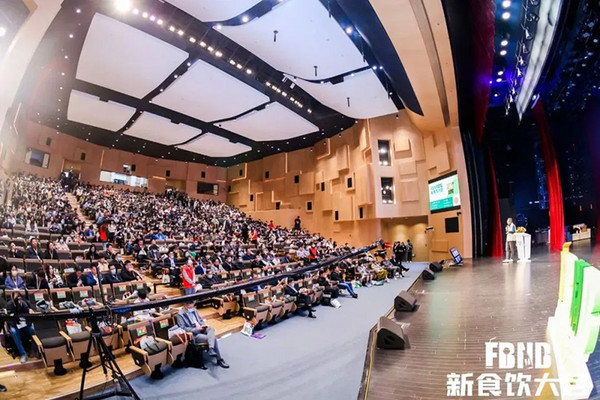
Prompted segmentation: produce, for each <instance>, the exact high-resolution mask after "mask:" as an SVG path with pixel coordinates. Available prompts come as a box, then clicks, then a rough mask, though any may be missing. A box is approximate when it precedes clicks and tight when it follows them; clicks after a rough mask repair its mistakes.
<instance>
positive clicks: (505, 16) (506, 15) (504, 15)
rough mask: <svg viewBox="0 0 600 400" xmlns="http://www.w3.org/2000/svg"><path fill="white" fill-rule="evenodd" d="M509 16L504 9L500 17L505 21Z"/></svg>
mask: <svg viewBox="0 0 600 400" xmlns="http://www.w3.org/2000/svg"><path fill="white" fill-rule="evenodd" d="M509 18H510V13H509V12H508V11H504V12H503V13H502V19H503V20H505V21H506V20H507V19H509Z"/></svg>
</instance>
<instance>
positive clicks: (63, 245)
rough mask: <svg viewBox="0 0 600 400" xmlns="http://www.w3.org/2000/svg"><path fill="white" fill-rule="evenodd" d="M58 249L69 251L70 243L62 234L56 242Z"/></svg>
mask: <svg viewBox="0 0 600 400" xmlns="http://www.w3.org/2000/svg"><path fill="white" fill-rule="evenodd" d="M56 250H60V251H69V245H68V244H67V243H66V242H65V239H64V238H63V237H62V236H61V237H60V239H59V240H58V243H57V244H56Z"/></svg>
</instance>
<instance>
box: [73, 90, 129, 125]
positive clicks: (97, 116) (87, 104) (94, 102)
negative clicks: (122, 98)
mask: <svg viewBox="0 0 600 400" xmlns="http://www.w3.org/2000/svg"><path fill="white" fill-rule="evenodd" d="M134 113H135V108H132V107H128V106H125V105H123V104H119V103H115V102H112V101H109V102H104V101H100V99H99V98H98V97H96V96H92V95H91V94H87V93H83V92H80V91H77V90H73V91H71V96H70V97H69V108H68V110H67V119H68V120H70V121H75V122H80V123H82V124H86V125H91V126H95V127H98V128H102V129H108V130H109V131H117V130H119V129H121V128H122V127H123V126H125V124H126V123H127V121H129V119H130V118H131V117H132V116H133V114H134Z"/></svg>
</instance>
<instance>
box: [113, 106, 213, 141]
mask: <svg viewBox="0 0 600 400" xmlns="http://www.w3.org/2000/svg"><path fill="white" fill-rule="evenodd" d="M124 133H125V134H126V135H129V136H134V137H137V138H140V139H144V140H149V141H151V142H156V143H160V144H166V145H174V144H178V143H183V142H186V141H188V140H190V139H191V138H193V137H195V136H198V135H199V134H201V133H202V131H201V130H200V129H197V128H192V127H191V126H189V125H185V124H174V123H172V122H171V120H169V119H167V118H163V117H160V116H158V115H155V114H151V113H148V112H144V113H142V115H140V116H139V118H138V119H137V120H136V121H135V123H134V124H133V125H132V126H131V127H130V128H129V129H128V130H126V131H125V132H124Z"/></svg>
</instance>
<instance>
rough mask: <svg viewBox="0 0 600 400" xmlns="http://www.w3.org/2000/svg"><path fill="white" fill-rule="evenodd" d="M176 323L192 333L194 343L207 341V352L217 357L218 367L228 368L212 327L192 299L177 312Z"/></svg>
mask: <svg viewBox="0 0 600 400" xmlns="http://www.w3.org/2000/svg"><path fill="white" fill-rule="evenodd" d="M177 325H179V327H180V328H182V329H183V330H185V331H186V332H191V333H192V335H193V337H194V343H207V344H208V354H209V355H210V356H211V357H216V358H217V364H218V365H219V366H220V367H222V368H229V365H227V363H225V360H223V357H221V352H220V351H219V341H218V340H217V336H216V334H215V330H214V328H213V327H211V326H207V325H206V324H205V323H204V320H203V319H202V317H201V316H200V314H198V311H197V310H196V307H194V302H193V301H188V302H186V303H185V305H184V306H183V308H182V309H181V311H179V313H178V314H177Z"/></svg>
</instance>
